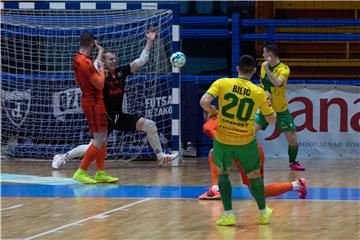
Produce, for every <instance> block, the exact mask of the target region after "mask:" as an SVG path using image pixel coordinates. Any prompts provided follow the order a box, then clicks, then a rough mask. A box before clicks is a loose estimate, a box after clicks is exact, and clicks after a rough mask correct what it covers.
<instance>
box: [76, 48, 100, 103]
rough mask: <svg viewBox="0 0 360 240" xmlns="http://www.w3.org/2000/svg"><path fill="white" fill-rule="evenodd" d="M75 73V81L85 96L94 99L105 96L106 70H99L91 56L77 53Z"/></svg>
mask: <svg viewBox="0 0 360 240" xmlns="http://www.w3.org/2000/svg"><path fill="white" fill-rule="evenodd" d="M74 73H75V81H76V82H77V84H79V85H80V88H81V91H82V97H83V98H85V99H93V100H100V99H102V98H103V94H102V90H103V88H104V78H105V75H104V71H100V72H97V71H96V69H95V66H94V62H93V61H92V59H91V58H90V57H88V56H86V55H84V54H81V53H77V54H76V55H75V57H74ZM101 85H102V86H101Z"/></svg>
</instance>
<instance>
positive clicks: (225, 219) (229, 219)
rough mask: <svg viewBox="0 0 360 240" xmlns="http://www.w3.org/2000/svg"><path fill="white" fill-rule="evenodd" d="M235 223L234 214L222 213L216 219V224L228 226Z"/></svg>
mask: <svg viewBox="0 0 360 240" xmlns="http://www.w3.org/2000/svg"><path fill="white" fill-rule="evenodd" d="M235 224H236V218H235V215H234V214H231V215H229V216H225V215H222V216H221V218H219V219H218V220H216V225H218V226H230V225H235Z"/></svg>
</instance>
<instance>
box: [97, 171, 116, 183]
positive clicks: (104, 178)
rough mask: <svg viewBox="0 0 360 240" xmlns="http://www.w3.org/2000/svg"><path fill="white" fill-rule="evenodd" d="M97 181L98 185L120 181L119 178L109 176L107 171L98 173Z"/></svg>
mask: <svg viewBox="0 0 360 240" xmlns="http://www.w3.org/2000/svg"><path fill="white" fill-rule="evenodd" d="M95 180H96V181H97V182H98V183H114V182H117V181H119V179H118V178H116V177H112V176H110V175H109V174H107V173H106V172H105V171H101V170H98V171H96V174H95Z"/></svg>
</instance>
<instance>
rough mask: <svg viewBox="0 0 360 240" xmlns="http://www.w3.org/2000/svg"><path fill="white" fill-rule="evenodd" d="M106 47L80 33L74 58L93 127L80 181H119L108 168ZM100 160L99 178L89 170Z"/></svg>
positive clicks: (83, 102) (84, 105)
mask: <svg viewBox="0 0 360 240" xmlns="http://www.w3.org/2000/svg"><path fill="white" fill-rule="evenodd" d="M94 49H97V50H98V56H97V58H96V60H95V61H94V62H93V60H92V59H91V58H90V54H91V52H92V51H93V50H94ZM103 53H104V49H103V48H102V47H101V46H100V45H99V43H98V41H97V39H96V37H95V36H93V35H92V34H91V33H89V32H84V33H82V34H81V36H80V49H79V52H78V53H77V54H76V55H75V57H74V63H73V64H74V65H73V66H74V74H75V81H76V83H77V84H78V85H79V86H80V88H81V92H82V96H81V108H82V109H83V111H84V114H85V117H86V120H87V123H88V126H89V130H90V132H91V133H92V134H93V140H92V141H91V144H90V146H89V147H88V148H87V150H86V152H85V154H84V157H83V159H82V161H81V164H80V167H79V169H78V170H77V171H76V172H75V173H74V175H73V178H74V179H75V180H77V181H79V182H82V183H87V184H95V183H98V182H116V181H118V180H119V179H118V178H114V177H112V176H110V175H109V174H107V173H106V172H105V171H104V162H105V157H106V143H107V114H106V108H105V104H104V100H103V93H102V91H103V88H104V82H105V69H104V63H103V59H102V58H103ZM94 160H95V161H96V174H95V178H91V177H90V176H89V175H88V174H87V169H88V167H89V165H90V163H91V162H92V161H94Z"/></svg>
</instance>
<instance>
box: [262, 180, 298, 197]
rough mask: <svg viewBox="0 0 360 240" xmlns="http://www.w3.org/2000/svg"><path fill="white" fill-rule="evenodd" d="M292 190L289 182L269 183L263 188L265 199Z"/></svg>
mask: <svg viewBox="0 0 360 240" xmlns="http://www.w3.org/2000/svg"><path fill="white" fill-rule="evenodd" d="M292 189H293V184H292V183H291V182H286V183H270V184H267V185H266V186H265V197H272V196H278V195H281V194H283V193H286V192H289V191H291V190H292Z"/></svg>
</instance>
